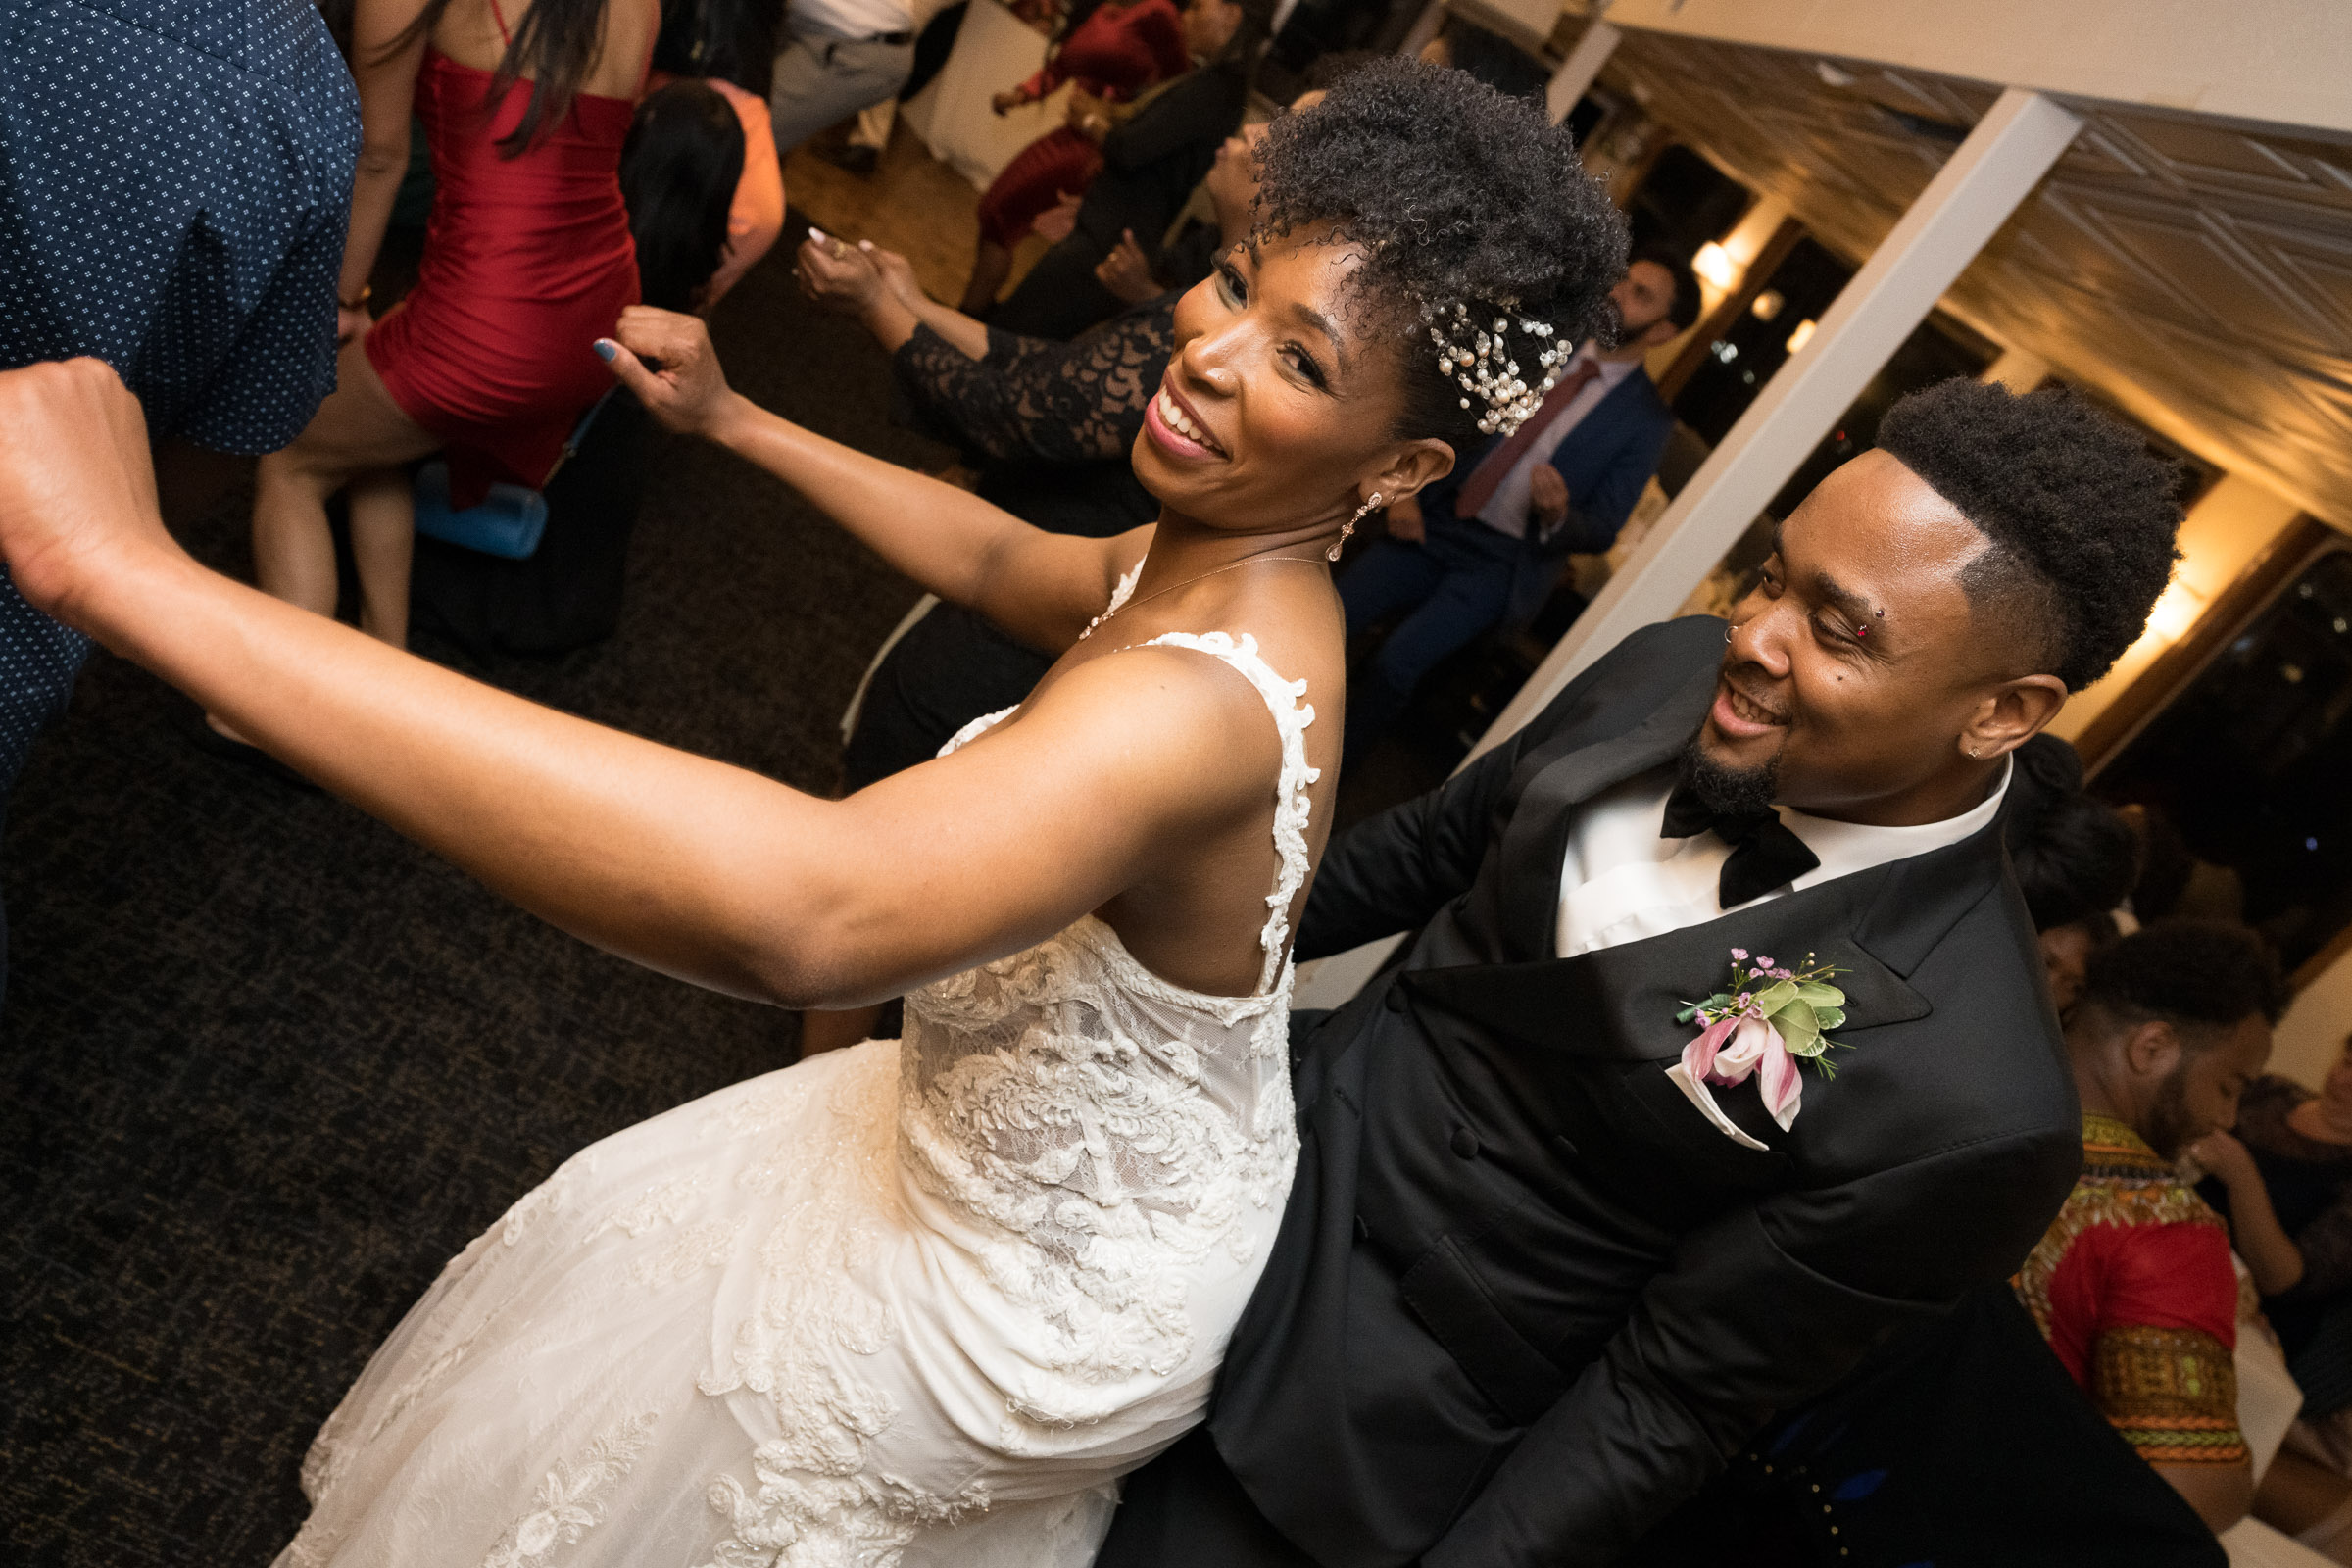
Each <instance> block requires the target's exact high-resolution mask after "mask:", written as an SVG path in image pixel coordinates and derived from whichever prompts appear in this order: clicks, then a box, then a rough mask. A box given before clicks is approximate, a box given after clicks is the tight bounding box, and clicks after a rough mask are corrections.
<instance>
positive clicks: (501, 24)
mask: <svg viewBox="0 0 2352 1568" xmlns="http://www.w3.org/2000/svg"><path fill="white" fill-rule="evenodd" d="M490 20H491V21H493V22H495V23H497V24H498V41H499V42H500V43H503V44H505V45H506V46H507V47H508V48H510V49H512V48H514V47H515V35H514V34H513V33H511V32H509V31H508V30H507V14H506V13H505V12H504V11H501V10H499V9H498V0H490Z"/></svg>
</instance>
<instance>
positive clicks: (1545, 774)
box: [1501, 664, 1718, 961]
mask: <svg viewBox="0 0 2352 1568" xmlns="http://www.w3.org/2000/svg"><path fill="white" fill-rule="evenodd" d="M1717 671H1718V666H1717V665H1715V664H1709V665H1708V666H1707V667H1706V668H1705V669H1704V670H1703V671H1701V672H1699V673H1697V674H1694V675H1692V676H1691V679H1690V680H1688V681H1686V682H1685V683H1684V684H1683V685H1682V686H1681V687H1680V688H1679V689H1678V690H1677V691H1676V692H1675V693H1674V695H1673V696H1672V697H1670V698H1668V699H1667V700H1666V701H1665V702H1664V703H1662V704H1660V705H1659V706H1658V709H1657V711H1655V712H1653V713H1651V714H1650V715H1649V717H1647V718H1646V719H1643V720H1642V722H1641V723H1639V724H1637V725H1635V726H1634V727H1633V728H1632V729H1630V730H1627V731H1626V732H1625V733H1624V734H1622V735H1617V736H1612V737H1611V738H1609V739H1608V740H1604V741H1596V742H1591V743H1581V744H1580V742H1579V739H1578V736H1577V735H1576V732H1575V731H1574V730H1573V729H1571V730H1570V732H1569V733H1568V734H1567V735H1564V736H1562V737H1560V738H1559V739H1557V740H1554V741H1552V742H1551V743H1549V744H1548V745H1545V746H1542V747H1539V748H1537V749H1536V751H1535V752H1534V753H1533V754H1532V755H1531V756H1529V757H1528V758H1527V759H1526V760H1523V761H1521V762H1520V764H1519V766H1518V768H1517V770H1516V772H1515V774H1514V776H1513V779H1512V785H1513V791H1512V792H1513V794H1514V795H1515V797H1516V801H1515V804H1514V805H1513V806H1512V808H1511V812H1510V820H1509V823H1508V825H1506V826H1505V827H1504V829H1503V834H1502V861H1501V873H1502V879H1503V898H1502V925H1503V929H1502V933H1501V935H1502V940H1503V943H1504V945H1505V948H1506V950H1507V951H1508V952H1509V953H1510V954H1511V955H1512V956H1513V957H1515V958H1518V959H1520V960H1522V961H1535V960H1539V959H1541V958H1543V957H1544V956H1546V955H1547V954H1549V953H1550V952H1551V947H1552V933H1553V928H1554V927H1555V926H1556V925H1557V924H1558V918H1559V907H1560V870H1561V863H1562V860H1563V858H1564V857H1565V856H1566V855H1567V853H1568V831H1569V829H1570V828H1571V827H1572V826H1574V824H1575V821H1576V809H1577V808H1578V807H1579V806H1581V805H1583V804H1584V803H1585V802H1587V801H1589V800H1591V799H1592V798H1593V796H1595V795H1597V794H1599V793H1600V792H1601V791H1602V790H1605V789H1608V788H1609V787H1610V786H1612V785H1615V784H1621V783H1623V782H1624V781H1625V780H1627V779H1629V778H1632V777H1633V776H1634V775H1635V774H1637V773H1642V772H1646V771H1648V770H1649V769H1650V768H1653V767H1657V766H1659V765H1660V764H1662V763H1665V762H1668V761H1671V760H1673V759H1674V758H1675V757H1677V756H1678V755H1680V753H1681V752H1682V749H1683V748H1684V746H1686V745H1687V744H1689V742H1690V740H1691V736H1692V735H1693V734H1695V733H1696V732H1697V729H1698V722H1699V720H1700V719H1702V718H1704V717H1705V716H1706V712H1707V705H1708V704H1709V703H1711V702H1713V701H1714V700H1715V677H1716V674H1717Z"/></svg>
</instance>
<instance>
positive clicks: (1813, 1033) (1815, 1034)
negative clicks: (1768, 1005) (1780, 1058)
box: [1772, 988, 1822, 1056]
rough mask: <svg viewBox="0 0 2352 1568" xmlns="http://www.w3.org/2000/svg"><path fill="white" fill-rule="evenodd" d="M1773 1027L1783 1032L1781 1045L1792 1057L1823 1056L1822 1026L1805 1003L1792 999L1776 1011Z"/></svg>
mask: <svg viewBox="0 0 2352 1568" xmlns="http://www.w3.org/2000/svg"><path fill="white" fill-rule="evenodd" d="M1776 989H1777V988H1776ZM1772 1026H1773V1027H1774V1028H1775V1029H1778V1030H1779V1031H1780V1032H1781V1044H1783V1045H1784V1046H1787V1047H1788V1048H1789V1054H1790V1055H1791V1056H1817V1055H1819V1054H1821V1046H1822V1041H1821V1024H1820V1022H1819V1020H1818V1019H1817V1018H1816V1017H1815V1016H1814V1012H1813V1009H1812V1007H1811V1006H1809V1005H1806V1004H1805V1003H1802V1002H1799V1001H1797V1000H1796V999H1795V998H1793V997H1791V998H1790V999H1789V1001H1788V1002H1786V1003H1784V1004H1783V1005H1781V1006H1780V1007H1779V1008H1777V1009H1775V1010H1774V1012H1773V1013H1772Z"/></svg>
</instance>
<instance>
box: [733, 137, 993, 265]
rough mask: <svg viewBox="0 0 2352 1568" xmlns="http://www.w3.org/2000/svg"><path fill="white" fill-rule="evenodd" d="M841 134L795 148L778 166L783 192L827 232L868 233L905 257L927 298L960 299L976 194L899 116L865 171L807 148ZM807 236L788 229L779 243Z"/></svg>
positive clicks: (975, 224)
mask: <svg viewBox="0 0 2352 1568" xmlns="http://www.w3.org/2000/svg"><path fill="white" fill-rule="evenodd" d="M839 134H840V133H839V131H834V132H830V133H828V137H820V138H818V139H817V141H814V142H810V143H809V144H807V145H805V146H802V147H800V148H798V149H796V150H795V151H794V153H793V155H792V157H791V158H790V159H789V160H787V161H786V163H785V165H784V193H785V196H786V198H787V199H788V200H789V201H790V202H791V203H792V205H793V206H794V207H795V208H797V209H799V210H800V211H802V212H804V213H807V214H808V215H809V220H810V221H813V222H814V223H815V224H816V225H817V226H818V227H820V228H822V229H824V230H825V231H826V232H827V233H829V234H838V235H840V236H841V237H842V238H843V239H850V240H858V239H870V240H872V241H873V242H874V243H875V244H877V245H880V246H883V247H885V248H887V249H890V250H894V251H897V252H899V253H900V254H901V255H903V256H905V257H906V258H907V261H909V262H911V263H912V264H913V265H914V275H915V277H916V278H917V279H918V280H919V281H920V282H921V283H922V285H923V289H924V291H925V292H926V293H928V294H930V295H931V297H932V298H934V299H943V300H948V301H954V300H956V299H958V298H960V297H961V296H962V294H963V284H964V279H965V278H966V277H968V276H970V275H971V270H972V251H973V247H975V246H976V245H977V244H978V243H979V240H980V220H979V217H978V212H979V206H980V193H979V192H978V191H976V190H974V189H972V187H971V182H970V181H968V180H966V179H965V178H964V177H963V176H962V175H961V174H958V173H957V172H956V171H954V170H953V169H950V168H949V167H948V166H947V165H945V164H943V163H941V162H940V161H939V160H938V159H936V158H934V157H932V156H931V153H930V150H929V149H928V148H926V147H925V146H924V145H923V139H922V138H921V137H920V136H917V135H916V134H915V133H914V132H913V131H912V130H911V129H909V128H908V126H907V122H906V120H905V118H904V117H902V118H901V119H900V121H899V123H898V124H897V125H896V126H895V127H894V128H893V130H892V132H891V137H890V147H889V150H888V151H886V152H885V153H884V154H883V155H882V161H881V163H880V164H879V165H877V166H876V168H875V170H874V172H872V173H871V174H853V173H851V172H849V171H848V170H846V169H843V168H841V167H840V166H839V165H837V164H834V163H831V162H829V161H827V160H826V159H825V158H823V157H821V156H819V155H818V154H817V153H816V152H815V151H813V150H812V149H814V148H815V147H817V146H820V145H824V144H825V143H826V141H827V140H828V138H829V137H838V135H839ZM807 237H808V236H807V235H805V234H786V235H785V236H784V238H783V239H782V240H781V241H779V242H778V243H779V244H782V245H798V244H799V243H800V242H801V241H802V240H804V239H806V238H807Z"/></svg>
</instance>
